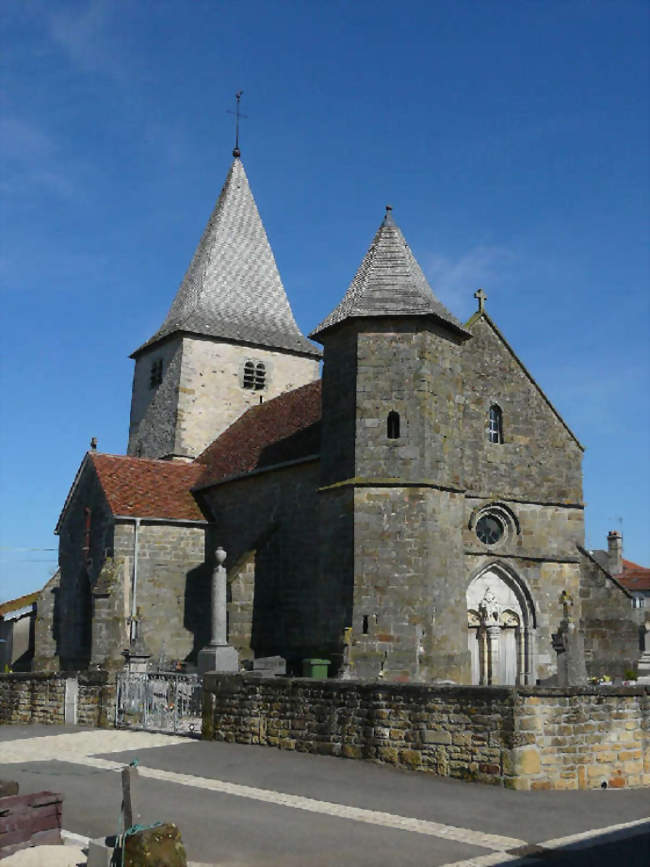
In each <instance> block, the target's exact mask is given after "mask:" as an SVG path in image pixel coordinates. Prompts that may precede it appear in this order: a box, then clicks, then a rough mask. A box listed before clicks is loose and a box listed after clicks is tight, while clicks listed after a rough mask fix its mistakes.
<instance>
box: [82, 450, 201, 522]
mask: <svg viewBox="0 0 650 867" xmlns="http://www.w3.org/2000/svg"><path fill="white" fill-rule="evenodd" d="M89 458H90V461H91V462H92V464H93V466H94V468H95V471H96V473H97V477H98V478H99V481H100V484H101V486H102V489H103V491H104V494H105V495H106V499H107V501H108V505H109V506H110V509H111V512H112V513H113V514H114V515H125V516H129V517H133V518H167V519H172V520H174V519H175V520H182V521H205V516H204V515H203V513H202V512H201V510H200V508H199V506H198V504H197V502H196V500H195V499H194V496H193V495H192V493H191V491H190V488H191V487H192V486H193V485H195V484H196V482H197V481H198V479H199V478H200V476H201V473H202V471H203V468H202V467H200V466H198V465H197V464H193V463H192V464H189V463H188V464H184V463H173V462H172V461H158V460H151V459H149V458H134V457H127V456H123V455H106V454H102V453H97V452H90V453H89Z"/></svg>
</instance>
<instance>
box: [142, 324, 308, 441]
mask: <svg viewBox="0 0 650 867" xmlns="http://www.w3.org/2000/svg"><path fill="white" fill-rule="evenodd" d="M314 351H316V350H314ZM157 359H160V360H162V362H163V381H162V382H161V384H160V385H159V386H157V387H156V388H153V389H152V388H151V387H150V385H149V374H150V371H151V364H152V363H153V361H155V360H157ZM248 360H251V361H253V362H258V361H261V362H263V363H264V365H265V367H266V383H265V386H264V388H263V389H261V390H259V391H258V390H255V389H245V388H243V387H242V374H243V365H244V363H245V362H246V361H248ZM318 375H319V361H318V358H311V357H308V356H302V355H298V354H296V353H291V352H282V351H281V350H272V349H265V348H262V347H254V346H242V345H238V344H235V343H227V342H225V341H218V340H212V339H209V338H202V337H198V336H192V337H189V336H184V337H182V338H176V339H175V340H171V341H169V342H165V343H162V344H158V345H157V346H155V347H153V348H152V349H151V350H148V351H146V352H144V353H142V355H140V356H139V357H138V359H137V361H136V368H135V373H134V379H133V398H132V406H131V428H130V433H129V448H128V453H129V454H130V455H137V454H138V450H139V449H140V454H141V455H142V457H165V456H167V455H178V456H186V457H196V456H197V455H199V454H200V453H201V452H202V451H203V449H205V448H206V446H208V445H209V444H210V443H211V442H212V441H213V440H214V439H215V438H216V437H217V436H219V434H220V433H222V432H223V431H224V430H225V429H226V428H227V427H229V425H231V424H232V423H233V422H234V421H235V420H236V419H237V418H239V416H240V415H241V414H242V413H243V412H245V411H246V410H247V409H249V407H251V406H254V405H255V404H257V403H259V401H260V397H261V398H263V399H264V400H271V398H274V397H277V396H278V395H279V394H283V393H284V392H285V391H290V390H291V389H294V388H297V387H298V386H300V385H306V384H307V383H308V382H312V381H313V380H315V379H317V378H318Z"/></svg>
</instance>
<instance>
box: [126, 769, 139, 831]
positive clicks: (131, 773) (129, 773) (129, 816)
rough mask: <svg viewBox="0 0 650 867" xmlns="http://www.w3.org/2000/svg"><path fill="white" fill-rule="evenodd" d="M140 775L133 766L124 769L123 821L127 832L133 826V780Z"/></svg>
mask: <svg viewBox="0 0 650 867" xmlns="http://www.w3.org/2000/svg"><path fill="white" fill-rule="evenodd" d="M137 775H138V772H137V770H136V768H135V767H134V766H133V765H127V766H126V767H125V768H122V820H123V822H124V830H125V831H126V830H127V829H128V828H130V827H131V826H132V825H133V803H132V800H131V780H132V779H133V778H134V777H136V776H137Z"/></svg>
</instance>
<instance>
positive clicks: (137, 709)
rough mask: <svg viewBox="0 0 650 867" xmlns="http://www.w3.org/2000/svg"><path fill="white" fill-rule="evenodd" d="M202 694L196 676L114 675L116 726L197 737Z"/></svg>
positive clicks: (170, 674)
mask: <svg viewBox="0 0 650 867" xmlns="http://www.w3.org/2000/svg"><path fill="white" fill-rule="evenodd" d="M201 692H202V678H201V676H200V675H198V674H176V673H175V672H167V671H161V672H156V673H152V672H128V671H121V672H119V673H118V675H117V700H116V702H115V725H116V726H117V727H120V726H123V727H129V728H138V729H152V730H155V731H163V732H178V733H180V734H194V733H196V734H200V732H201Z"/></svg>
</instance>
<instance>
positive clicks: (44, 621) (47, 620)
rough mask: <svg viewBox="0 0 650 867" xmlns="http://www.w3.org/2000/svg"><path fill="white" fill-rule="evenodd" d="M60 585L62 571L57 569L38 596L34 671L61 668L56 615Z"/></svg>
mask: <svg viewBox="0 0 650 867" xmlns="http://www.w3.org/2000/svg"><path fill="white" fill-rule="evenodd" d="M60 584H61V570H60V569H57V570H56V572H55V573H54V575H52V577H51V578H50V580H49V581H48V582H47V584H46V585H45V587H43V589H42V590H41V592H40V593H39V594H38V600H37V602H36V622H35V623H34V659H33V660H32V671H57V670H58V668H59V655H58V648H57V627H56V623H55V620H54V615H55V610H56V597H57V595H58V593H59V592H60V589H59V588H60Z"/></svg>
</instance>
